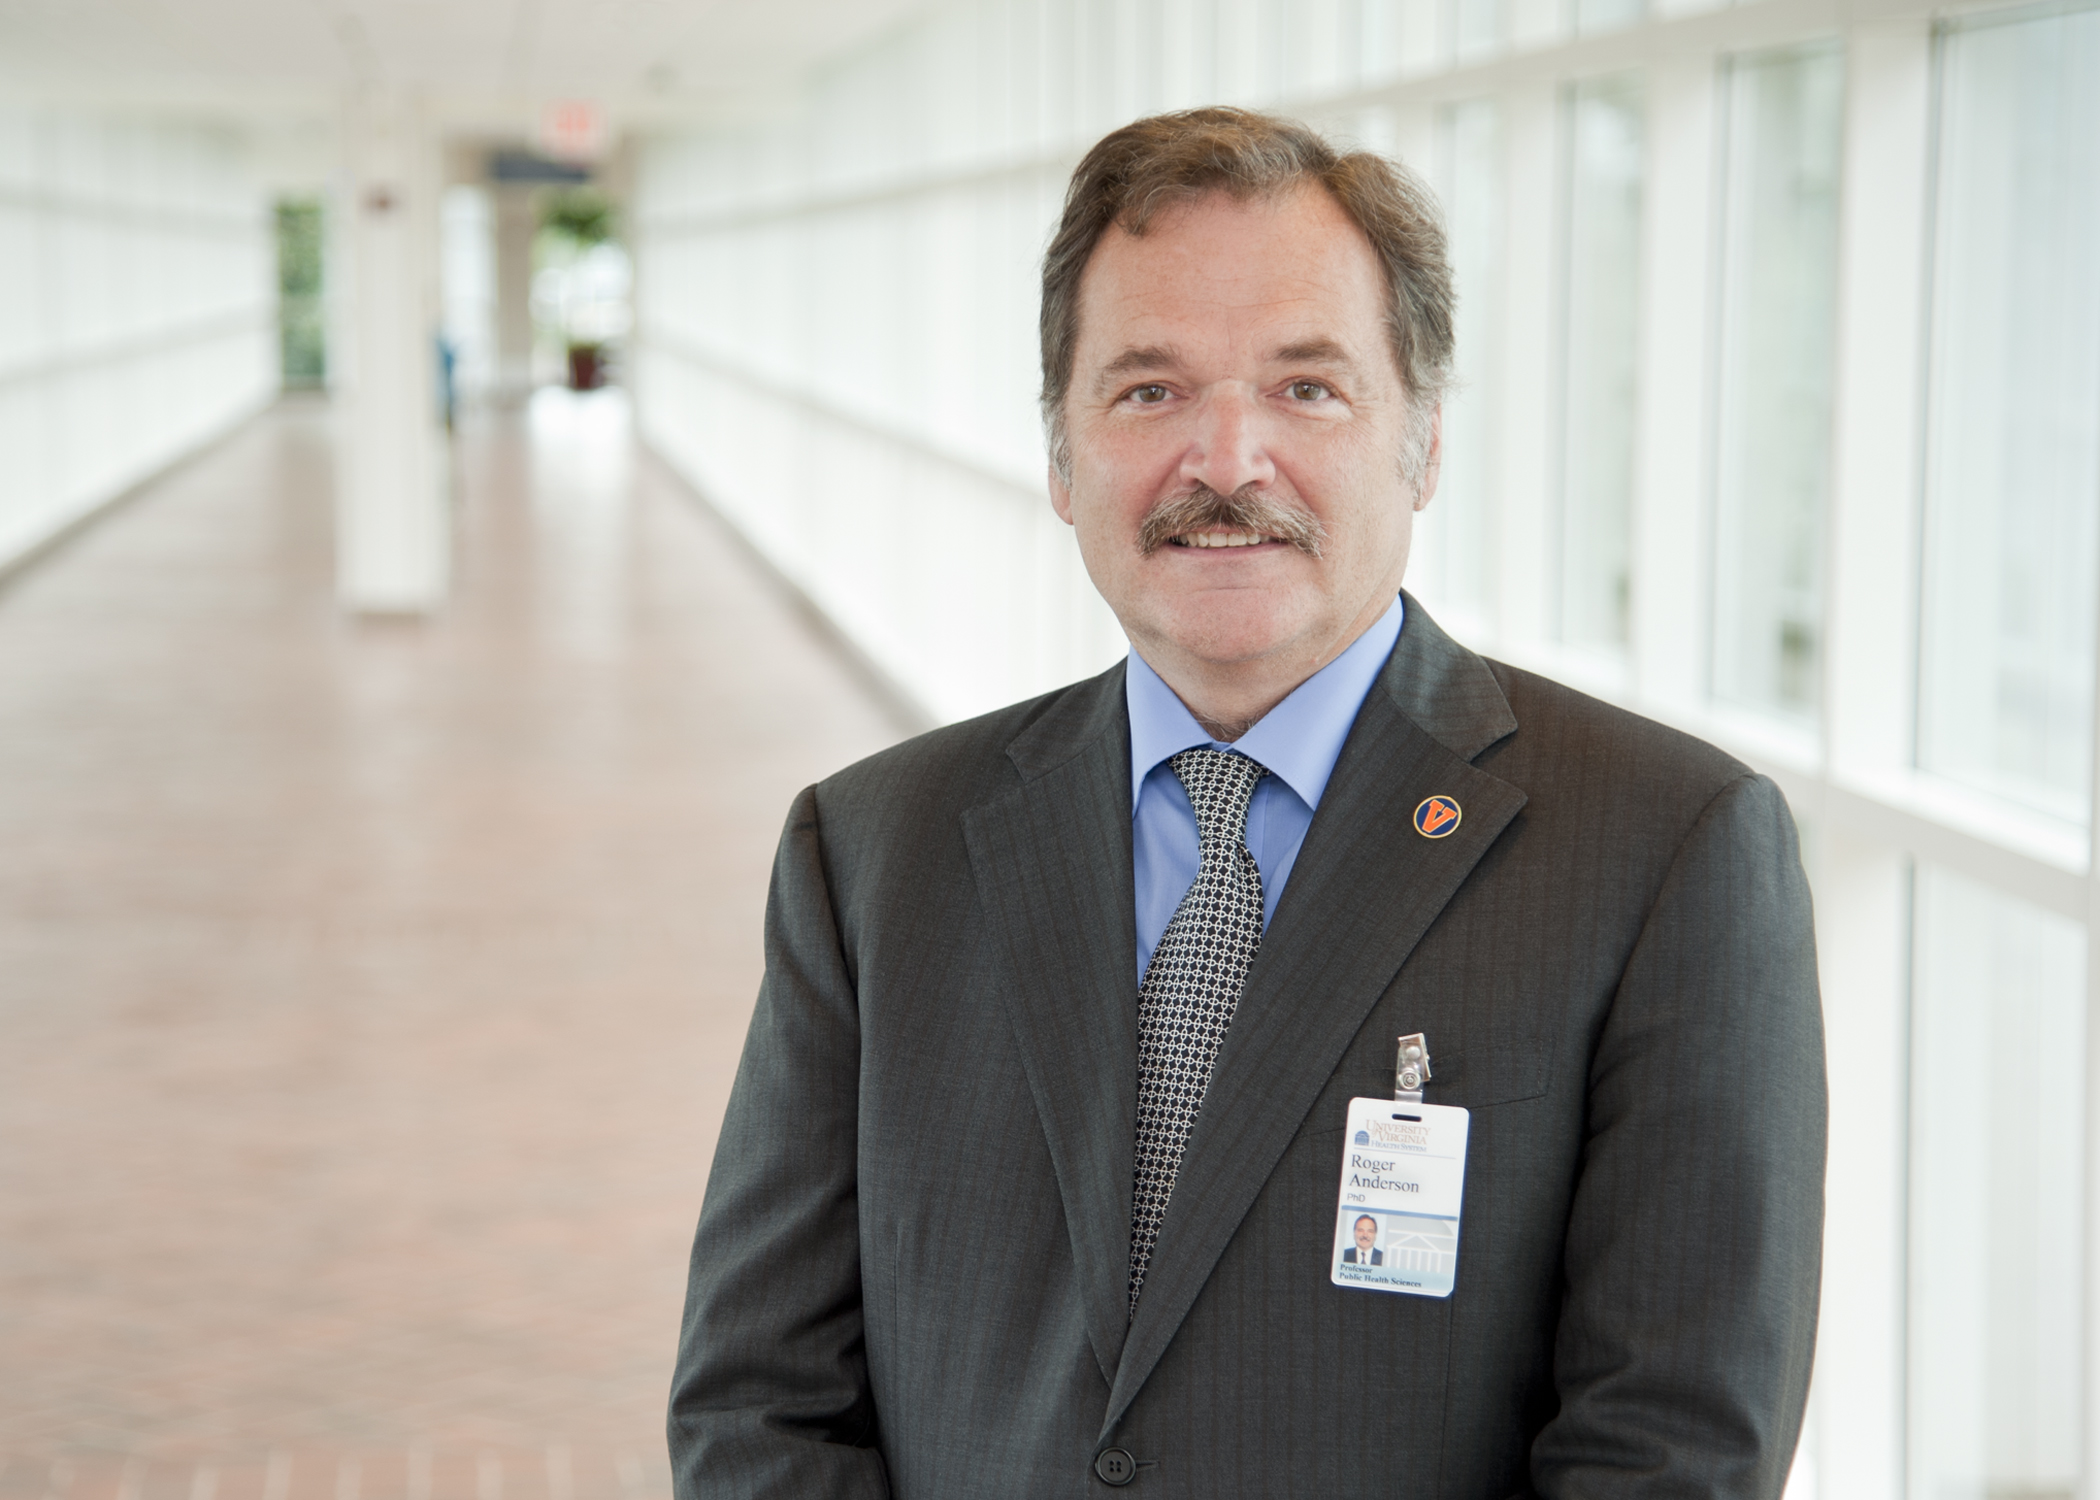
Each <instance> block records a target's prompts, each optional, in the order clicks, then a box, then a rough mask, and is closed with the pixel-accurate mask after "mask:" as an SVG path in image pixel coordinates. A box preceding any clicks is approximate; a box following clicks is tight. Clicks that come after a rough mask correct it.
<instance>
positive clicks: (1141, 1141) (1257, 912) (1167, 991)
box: [1130, 749, 1269, 1317]
mask: <svg viewBox="0 0 2100 1500" xmlns="http://www.w3.org/2000/svg"><path fill="white" fill-rule="evenodd" d="M1167 764H1168V765H1170V766H1172V767H1173V768H1174V774H1175V775H1176V776H1178V777H1180V778H1181V785H1182V787H1183V789H1184V790H1186V791H1187V792H1188V794H1189V804H1190V805H1191V806H1192V807H1194V808H1195V809H1196V832H1197V836H1198V838H1199V840H1200V842H1201V856H1200V858H1201V862H1200V864H1199V865H1198V867H1197V870H1196V879H1195V881H1194V883H1192V884H1191V885H1190V886H1189V888H1188V894H1187V895H1185V896H1183V897H1182V898H1181V905H1179V906H1177V907H1176V908H1175V909H1174V920H1173V921H1171V922H1169V923H1168V924H1167V930H1166V932H1164V933H1163V934H1161V936H1160V940H1159V946H1158V947H1157V948H1155V949H1154V950H1153V951H1152V962H1151V963H1149V964H1147V965H1146V966H1145V979H1144V983H1142V984H1140V985H1139V986H1138V1012H1137V1033H1138V1097H1137V1171H1136V1178H1135V1182H1134V1184H1133V1187H1134V1189H1135V1190H1134V1192H1133V1193H1132V1195H1131V1205H1130V1313H1131V1316H1133V1317H1135V1316H1136V1315H1137V1304H1138V1293H1139V1292H1141V1291H1143V1290H1144V1287H1145V1271H1146V1269H1147V1268H1148V1267H1149V1266H1150V1265H1151V1264H1152V1247H1153V1245H1154V1244H1155V1243H1156V1242H1157V1241H1158V1239H1159V1226H1160V1221H1161V1220H1162V1219H1164V1218H1165V1217H1166V1215H1167V1199H1168V1198H1170V1197H1171V1196H1173V1192H1174V1179H1175V1177H1176V1175H1177V1174H1179V1172H1180V1171H1181V1153H1182V1151H1183V1150H1184V1149H1185V1148H1186V1147H1187V1146H1188V1141H1189V1129H1190V1127H1191V1126H1193V1125H1194V1124H1195V1123H1196V1111H1197V1110H1198V1109H1201V1108H1202V1107H1203V1093H1204V1090H1206V1089H1207V1088H1209V1087H1210V1071H1211V1067H1212V1065H1213V1064H1214V1063H1216V1062H1217V1060H1218V1046H1219V1044H1220V1043H1221V1042H1223V1041H1224V1040H1225V1028H1226V1027H1227V1026H1230V1025H1231V1024H1232V1013H1233V1012H1234V1011H1235V1010H1237V1009H1238V1008H1239V1003H1240V991H1241V990H1242V989H1244V988H1246V984H1247V970H1248V969H1249V968H1251V967H1252V966H1253V964H1254V954H1255V950H1256V949H1258V948H1259V947H1261V870H1260V868H1259V867H1258V866H1256V864H1255V863H1254V856H1253V854H1251V853H1249V852H1248V849H1247V808H1248V806H1249V805H1250V804H1251V803H1252V802H1253V800H1254V786H1255V783H1256V782H1258V781H1260V780H1261V779H1262V777H1264V776H1266V775H1268V774H1269V773H1268V772H1267V770H1265V769H1264V768H1263V767H1262V766H1261V765H1260V764H1259V763H1258V762H1256V761H1252V760H1249V759H1248V758H1247V757H1246V756H1244V755H1238V754H1228V753H1227V752H1225V751H1223V750H1204V749H1198V750H1184V751H1182V752H1181V753H1180V754H1179V755H1177V756H1175V757H1174V758H1173V759H1172V760H1170V761H1169V762H1167Z"/></svg>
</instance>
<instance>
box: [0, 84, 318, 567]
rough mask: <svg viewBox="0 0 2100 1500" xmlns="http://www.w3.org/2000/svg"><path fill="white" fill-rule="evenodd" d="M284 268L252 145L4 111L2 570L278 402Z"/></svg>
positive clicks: (156, 126) (134, 124)
mask: <svg viewBox="0 0 2100 1500" xmlns="http://www.w3.org/2000/svg"><path fill="white" fill-rule="evenodd" d="M275 256H276V251H275V238H274V227H273V224H272V220H271V216H270V211H269V206H268V204H267V202H266V201H265V197H264V194H263V192H262V190H261V188H260V187H259V185H258V184H257V182H256V180H255V178H254V175H253V173H252V172H251V170H250V167H249V162H248V154H247V151H246V148H245V143H244V141H243V139H242V137H241V136H240V135H239V134H238V133H236V132H234V131H232V130H229V129H225V128H220V127H215V126H211V125H202V124H194V123H184V122H178V121H170V120H161V119H155V118H152V117H150V116H136V117H134V116H123V115H113V114H100V115H98V114H91V113H82V112H74V111H68V110H64V109H57V108H50V107H26V106H24V107H9V106H8V105H7V104H6V103H4V102H0V567H4V566H5V565H6V564H7V563H8V562H9V561H11V560H13V559H15V558H18V557H20V556H22V555H23V554H24V553H26V552H28V551H29V550H31V549H33V548H34V547H36V546H37V545H38V544H39V543H41V542H43V541H44V540H46V539H47V538H49V537H51V536H52V535H53V534H54V533H56V532H58V531H60V530H61V529H63V528H64V527H66V526H67V525H68V524H70V523H71V522H73V521H75V520H78V519H79V518H80V517H82V516H84V515H86V514H87V513H88V512H90V511H92V510H93V509H94V508H95V507H96V506H98V505H100V504H102V503H103V502H104V501H106V500H109V499H110V498H112V497H113V496H115V495H117V494H118V493H120V492H122V491H123V490H124V489H125V488H126V487H127V486H129V485H131V484H133V483H135V482H137V481H138V480H139V479H141V478H143V477H145V476H146V475H148V474H150V473H152V472H153V471H154V470H155V469H158V468H160V467H161V466H162V465H164V464H166V463H168V462H169V461H170V460H171V459H173V458H175V457H177V456H179V455H180V454H182V453H183V452H185V451H187V450H188V449H190V448H193V447H195V446H196V445H197V444H199V443H200V442H202V441H204V440H206V439H208V438H210V437H212V436H213V435H215V434H217V433H219V432H221V431H223V430H224V429H225V428H227V427H228V426H230V425H231V424H232V423H233V422H235V421H237V420H239V419H240V418H241V417H243V416H245V415H247V414H248V413H249V412H251V411H253V410H255V409H256V408H257V407H258V406H259V405H260V404H262V403H263V402H265V401H267V400H269V399H270V397H271V396H272V395H273V394H274V393H275V391H276V390H277V386H278V369H279V359H278V346H277V308H276V298H277V291H276V259H275Z"/></svg>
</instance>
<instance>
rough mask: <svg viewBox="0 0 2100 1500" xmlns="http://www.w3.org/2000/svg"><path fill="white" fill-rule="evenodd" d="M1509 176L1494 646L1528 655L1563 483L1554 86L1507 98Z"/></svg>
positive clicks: (1540, 632)
mask: <svg viewBox="0 0 2100 1500" xmlns="http://www.w3.org/2000/svg"><path fill="white" fill-rule="evenodd" d="M1503 108H1504V109H1505V110H1506V111H1507V113H1506V115H1505V116H1504V121H1505V123H1504V130H1505V132H1506V134H1505V136H1504V140H1505V142H1506V144H1505V146H1504V150H1505V151H1506V152H1507V156H1506V157H1505V160H1506V161H1507V162H1508V170H1509V196H1508V199H1507V200H1506V201H1507V203H1508V219H1507V220H1506V222H1507V224H1508V230H1507V236H1508V237H1507V241H1506V243H1507V250H1506V255H1507V260H1506V261H1505V269H1504V273H1503V274H1504V276H1505V277H1506V278H1507V280H1506V287H1507V290H1506V292H1505V301H1504V303H1503V323H1502V358H1501V381H1502V384H1501V394H1502V410H1501V411H1500V413H1499V414H1498V415H1497V418H1496V438H1497V441H1498V442H1499V443H1500V445H1501V455H1500V459H1501V462H1500V466H1499V469H1498V471H1497V478H1498V479H1499V481H1500V485H1499V490H1500V493H1499V494H1498V496H1497V497H1496V498H1497V501H1498V502H1499V515H1498V516H1497V519H1496V523H1495V526H1494V527H1493V534H1494V536H1495V537H1496V538H1497V545H1496V548H1495V566H1496V569H1497V571H1498V573H1499V575H1500V576H1499V577H1498V578H1497V579H1496V580H1495V585H1494V590H1493V592H1494V596H1495V601H1496V603H1495V616H1496V621H1495V626H1496V628H1495V647H1496V649H1498V650H1501V651H1505V652H1516V651H1522V650H1523V649H1524V648H1527V647H1534V646H1536V645H1537V643H1538V642H1540V641H1542V640H1544V639H1545V637H1546V634H1547V630H1548V628H1549V625H1550V620H1549V618H1548V609H1547V605H1548V601H1549V600H1550V599H1551V597H1552V592H1551V591H1552V577H1553V567H1554V557H1553V555H1552V546H1553V538H1554V536H1555V534H1556V527H1555V524H1554V507H1555V505H1556V504H1557V503H1558V500H1559V477H1558V476H1557V475H1556V474H1555V473H1554V472H1553V431H1554V403H1555V401H1556V400H1558V398H1559V391H1560V371H1559V366H1558V358H1559V351H1560V332H1559V322H1558V320H1559V317H1560V300H1561V299H1560V292H1559V275H1560V242H1561V232H1560V223H1559V214H1558V212H1557V211H1556V207H1555V205H1556V204H1557V203H1558V202H1559V201H1560V200H1559V196H1558V194H1559V185H1558V183H1557V181H1556V179H1557V177H1558V176H1559V172H1558V165H1559V158H1560V148H1559V135H1560V128H1559V124H1560V122H1559V115H1560V110H1559V103H1558V98H1557V95H1556V93H1555V89H1554V85H1553V84H1552V83H1550V82H1536V83H1526V84H1523V85H1521V86H1519V87H1516V88H1513V89H1511V90H1510V91H1509V92H1508V93H1507V94H1505V95H1504V96H1503Z"/></svg>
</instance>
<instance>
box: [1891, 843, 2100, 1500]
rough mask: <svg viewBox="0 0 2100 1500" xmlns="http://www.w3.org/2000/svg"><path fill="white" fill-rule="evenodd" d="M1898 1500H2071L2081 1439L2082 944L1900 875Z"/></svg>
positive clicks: (1931, 876) (2029, 916) (1976, 895)
mask: <svg viewBox="0 0 2100 1500" xmlns="http://www.w3.org/2000/svg"><path fill="white" fill-rule="evenodd" d="M1916 930H1917V933H1918V942H1917V978H1916V985H1915V993H1914V996H1913V1000H1912V1035H1911V1058H1912V1070H1913V1081H1912V1086H1911V1100H1912V1103H1911V1220H1910V1225H1911V1227H1910V1245H1911V1249H1910V1360H1909V1364H1910V1432H1911V1486H1910V1491H1911V1494H1912V1495H1914V1496H1918V1497H1920V1500H1994V1497H2001V1496H2009V1495H2020V1496H2028V1497H2033V1500H2045V1497H2057V1496H2061V1497H2062V1500H2070V1497H2071V1496H2072V1495H2073V1494H2074V1493H2075V1492H2076V1490H2077V1486H2078V1475H2079V1469H2080V1467H2081V1465H2080V1461H2079V1448H2080V1444H2081V1441H2082V1437H2083V1433H2084V1425H2085V1424H2084V1422H2083V1420H2082V1412H2081V1404H2082V1396H2081V1379H2080V1363H2081V1361H2080V1352H2081V1343H2082V1334H2081V1330H2082V1328H2083V1321H2082V1319H2081V1317H2080V1309H2081V1308H2082V1307H2083V1306H2084V1304H2085V1298H2084V1295H2083V1290H2082V1281H2083V1275H2082V1267H2083V1263H2084V1257H2083V1245H2084V1239H2085V1236H2084V1234H2083V1231H2082V1224H2083V1217H2084V1209H2083V1205H2084V1202H2085V1194H2084V1190H2083V1180H2084V1172H2085V1154H2084V1151H2083V1149H2082V1147H2083V1142H2084V1138H2085V1087H2084V1077H2085V1045H2086V1043H2085V963H2086V951H2085V950H2086V942H2085V934H2084V932H2083V931H2082V930H2081V928H2080V926H2079V924H2077V923H2075V922H2072V921H2069V920H2067V919H2065V918H2063V917H2059V916H2055V915H2053V914H2051V913H2049V912H2045V911H2042V910H2040V909H2038V908H2036V907H2033V906H2030V905H2028V904H2027V903H2025V902H2023V901H2020V900H2018V899H2016V898H2014V897H2012V896H2008V895H2004V894H2001V893H1998V892H1995V891H1992V890H1991V889H1990V888H1988V887H1986V886H1982V885H1978V884H1976V883H1974V882H1972V881H1969V880H1965V879H1963V878H1962V877H1960V876H1958V875H1955V874H1952V873H1951V872H1948V871H1945V870H1940V869H1934V868H1931V867H1927V868H1924V869H1921V870H1920V871H1919V874H1918V890H1917V906H1916Z"/></svg>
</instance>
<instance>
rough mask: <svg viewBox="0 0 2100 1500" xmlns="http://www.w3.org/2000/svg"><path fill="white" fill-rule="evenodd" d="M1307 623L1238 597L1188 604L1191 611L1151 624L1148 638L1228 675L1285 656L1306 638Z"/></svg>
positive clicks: (1293, 614)
mask: <svg viewBox="0 0 2100 1500" xmlns="http://www.w3.org/2000/svg"><path fill="white" fill-rule="evenodd" d="M1311 623H1312V622H1311V621H1308V620H1306V619H1304V618H1303V617H1302V616H1301V615H1300V613H1299V612H1297V611H1293V610H1281V609H1275V608H1267V607H1263V606H1262V605H1261V604H1259V603H1250V602H1249V600H1248V599H1247V597H1246V596H1245V595H1244V594H1242V595H1239V596H1238V597H1237V599H1235V598H1233V597H1230V596H1217V597H1216V598H1215V599H1214V601H1208V602H1198V601H1192V606H1191V607H1185V608H1183V609H1179V610H1176V611H1174V612H1173V613H1172V614H1170V615H1168V616H1167V617H1166V618H1164V619H1160V620H1157V621H1155V622H1154V625H1155V628H1154V630H1153V632H1152V633H1153V634H1154V635H1156V636H1158V637H1160V638H1163V639H1164V641H1165V642H1166V644H1168V645H1170V646H1172V647H1173V648H1174V649H1175V650H1176V651H1177V652H1179V653H1180V654H1181V655H1183V656H1185V657H1191V658H1194V659H1195V660H1197V661H1200V662H1203V663H1205V664H1206V665H1208V666H1211V667H1216V668H1221V669H1230V668H1232V667H1236V666H1253V665H1255V664H1257V663H1260V662H1265V661H1269V660H1272V659H1273V658H1275V657H1276V656H1277V655H1279V654H1280V653H1284V652H1288V651H1289V650H1291V649H1292V648H1293V647H1294V646H1296V645H1297V644H1299V643H1300V642H1302V641H1303V640H1305V639H1306V638H1307V636H1308V635H1309V634H1310V633H1311V631H1310V626H1311Z"/></svg>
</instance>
